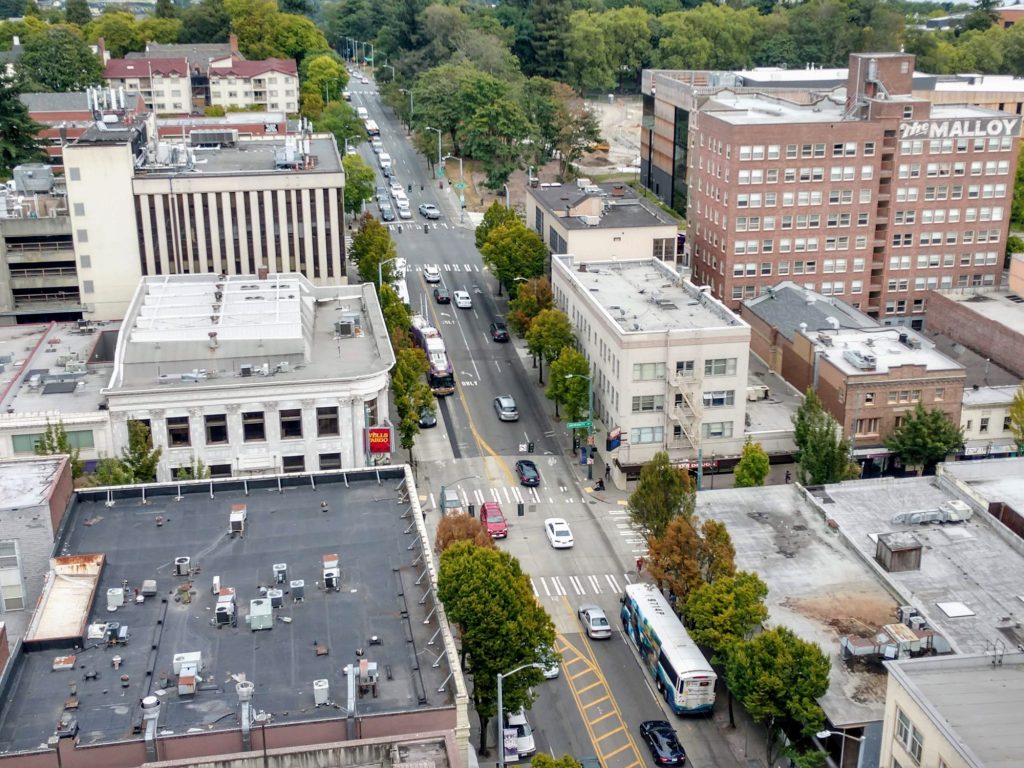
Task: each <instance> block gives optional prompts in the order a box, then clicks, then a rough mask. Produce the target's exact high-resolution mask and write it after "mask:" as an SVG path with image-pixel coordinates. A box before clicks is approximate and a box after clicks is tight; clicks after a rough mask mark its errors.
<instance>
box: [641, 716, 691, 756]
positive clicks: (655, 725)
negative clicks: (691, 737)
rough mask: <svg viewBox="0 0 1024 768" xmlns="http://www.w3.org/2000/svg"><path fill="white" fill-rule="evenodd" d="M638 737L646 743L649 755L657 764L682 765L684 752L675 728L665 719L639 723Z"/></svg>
mask: <svg viewBox="0 0 1024 768" xmlns="http://www.w3.org/2000/svg"><path fill="white" fill-rule="evenodd" d="M640 738H642V739H643V740H644V741H645V742H646V743H647V748H648V749H649V750H651V757H653V758H654V762H656V763H657V764H658V765H682V764H683V763H685V762H686V752H685V751H684V750H683V746H682V745H681V744H680V743H679V738H678V737H677V736H676V732H675V730H673V728H672V726H671V725H669V724H668V723H667V722H666V721H665V720H645V721H644V722H642V723H640Z"/></svg>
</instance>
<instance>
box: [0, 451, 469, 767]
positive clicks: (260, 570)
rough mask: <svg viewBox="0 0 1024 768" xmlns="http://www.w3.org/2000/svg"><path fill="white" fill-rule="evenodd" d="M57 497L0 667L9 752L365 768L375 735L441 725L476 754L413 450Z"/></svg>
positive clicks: (115, 761) (7, 755)
mask: <svg viewBox="0 0 1024 768" xmlns="http://www.w3.org/2000/svg"><path fill="white" fill-rule="evenodd" d="M66 514H67V518H68V519H67V522H66V524H65V525H64V526H63V527H62V529H61V531H60V534H59V536H58V539H57V542H56V544H55V546H54V548H53V556H52V560H51V563H50V567H49V570H48V573H47V578H46V581H45V586H44V588H43V591H42V596H41V598H40V600H39V603H38V605H37V607H36V609H35V611H34V613H33V616H32V621H31V624H30V626H29V629H28V631H27V632H26V634H25V637H24V639H23V641H22V643H21V645H20V647H19V648H18V649H17V651H16V652H15V653H14V655H12V657H11V659H10V661H9V662H8V665H7V670H6V672H5V673H4V676H3V679H2V682H3V690H4V696H3V698H2V701H0V765H11V766H19V767H20V766H26V765H50V764H56V762H57V761H58V760H59V761H60V763H61V764H62V765H79V764H90V765H100V764H102V765H105V766H110V768H127V767H128V766H138V765H142V764H153V763H157V762H158V761H168V762H170V761H181V762H177V764H178V765H181V764H183V763H185V762H187V763H192V764H195V763H196V762H204V763H206V762H215V761H213V760H212V759H211V758H213V757H218V756H223V757H224V759H226V760H237V759H238V755H239V753H245V754H246V755H247V757H248V761H249V763H252V762H253V761H256V762H258V763H260V764H265V765H271V764H273V765H294V764H295V762H296V761H297V760H299V761H301V760H304V759H309V758H310V757H314V758H315V759H318V760H327V761H328V762H331V763H332V764H335V765H347V764H353V765H355V764H358V765H372V764H374V763H375V761H377V760H379V759H380V758H381V749H380V748H379V747H375V746H373V744H372V742H374V741H379V740H383V741H385V742H389V743H390V744H391V747H389V749H388V753H389V754H394V755H397V756H401V755H403V754H404V755H406V756H409V757H410V759H415V758H416V757H418V756H425V753H424V751H423V750H418V749H417V750H409V749H405V750H404V751H403V748H402V737H404V738H405V740H407V741H412V742H422V741H423V740H424V738H425V736H424V735H425V734H438V733H444V734H446V735H445V736H444V737H443V738H444V739H445V740H447V741H448V742H449V746H448V747H445V748H444V749H443V750H442V752H441V753H440V754H439V755H437V757H438V758H439V759H440V758H441V757H443V756H444V755H447V756H448V758H449V759H451V758H452V757H455V756H457V757H456V758H455V759H457V760H458V761H459V764H462V763H461V761H462V760H463V759H464V758H465V757H466V756H467V748H468V736H469V719H468V696H467V690H466V684H465V680H464V678H463V675H462V671H461V669H460V665H459V659H458V652H457V650H456V646H455V643H454V641H453V638H452V636H451V633H450V630H449V627H448V621H447V618H446V615H445V612H444V607H443V606H442V605H441V604H440V602H439V601H438V599H437V597H436V588H437V584H436V580H435V579H436V567H437V566H436V563H435V561H434V555H433V548H432V542H431V540H430V539H429V536H428V533H427V530H426V528H425V525H424V522H423V513H422V510H421V509H420V504H419V501H418V492H417V489H416V487H415V484H414V482H413V479H412V474H411V470H409V468H408V467H404V466H402V467H381V468H372V469H365V470H351V471H348V472H345V473H341V472H324V473H317V474H315V475H314V476H312V477H310V476H303V477H298V476H277V477H265V478H260V479H250V480H249V481H248V482H247V483H245V484H243V483H240V482H239V481H237V480H223V481H221V480H207V481H200V482H196V483H173V484H168V485H163V486H161V485H150V486H125V487H120V488H117V489H114V490H108V489H95V490H86V491H79V492H77V493H76V494H75V495H74V496H73V498H72V502H71V506H70V509H69V510H68V512H67V513H66ZM172 596H173V597H172ZM85 647H87V648H88V650H87V651H83V650H82V649H83V648H85ZM112 703H113V705H112ZM432 738H433V739H435V740H436V736H434V737H432ZM360 740H362V741H361V743H360ZM339 741H344V742H356V743H355V744H353V746H355V747H358V748H359V749H358V752H357V756H354V755H352V754H351V753H349V755H348V757H346V758H344V759H343V758H342V757H341V755H342V754H343V753H344V751H345V750H344V749H343V748H342V747H339V746H338V745H337V742H339ZM299 748H305V749H303V750H301V752H305V753H306V756H305V757H303V756H302V755H301V754H300V753H299V752H300V750H299ZM310 748H313V752H312V753H311V752H310ZM435 748H440V747H439V746H438V747H435ZM54 753H56V755H55V754H54ZM289 754H290V755H291V757H290V759H288V760H286V756H287V755H289ZM353 758H356V759H355V762H351V761H352V760H353ZM271 760H273V763H271ZM393 760H394V758H392V761H393ZM163 764H167V763H166V762H165V763H163ZM170 764H175V763H174V762H170ZM225 764H231V763H225ZM431 764H433V763H431ZM444 764H445V762H444V761H442V763H441V765H444Z"/></svg>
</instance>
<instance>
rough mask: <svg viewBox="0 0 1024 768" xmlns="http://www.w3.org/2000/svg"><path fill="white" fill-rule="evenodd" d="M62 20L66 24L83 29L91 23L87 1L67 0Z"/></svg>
mask: <svg viewBox="0 0 1024 768" xmlns="http://www.w3.org/2000/svg"><path fill="white" fill-rule="evenodd" d="M64 18H65V19H66V20H67V22H68V24H76V25H78V26H79V27H84V26H85V25H86V24H88V23H89V22H90V21H92V11H90V10H89V3H88V2H87V0H68V2H67V5H66V6H65V7H64Z"/></svg>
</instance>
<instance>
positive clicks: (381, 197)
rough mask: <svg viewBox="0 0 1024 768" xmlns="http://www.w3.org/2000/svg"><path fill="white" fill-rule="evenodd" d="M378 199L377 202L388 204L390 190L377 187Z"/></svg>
mask: <svg viewBox="0 0 1024 768" xmlns="http://www.w3.org/2000/svg"><path fill="white" fill-rule="evenodd" d="M376 197H377V202H378V203H385V202H387V199H388V188H387V187H377V194H376Z"/></svg>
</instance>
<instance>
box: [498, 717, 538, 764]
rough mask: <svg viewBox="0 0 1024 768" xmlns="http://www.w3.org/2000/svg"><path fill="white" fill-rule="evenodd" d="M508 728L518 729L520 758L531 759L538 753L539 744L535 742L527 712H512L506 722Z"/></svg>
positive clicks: (517, 743)
mask: <svg viewBox="0 0 1024 768" xmlns="http://www.w3.org/2000/svg"><path fill="white" fill-rule="evenodd" d="M505 727H506V728H515V729H516V747H517V751H518V752H519V757H529V756H530V755H532V754H533V753H534V752H536V751H537V744H536V742H534V740H533V728H531V727H530V721H529V720H527V719H526V712H524V711H523V710H522V709H519V710H518V711H516V712H510V713H509V714H508V717H507V718H506V720H505Z"/></svg>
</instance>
